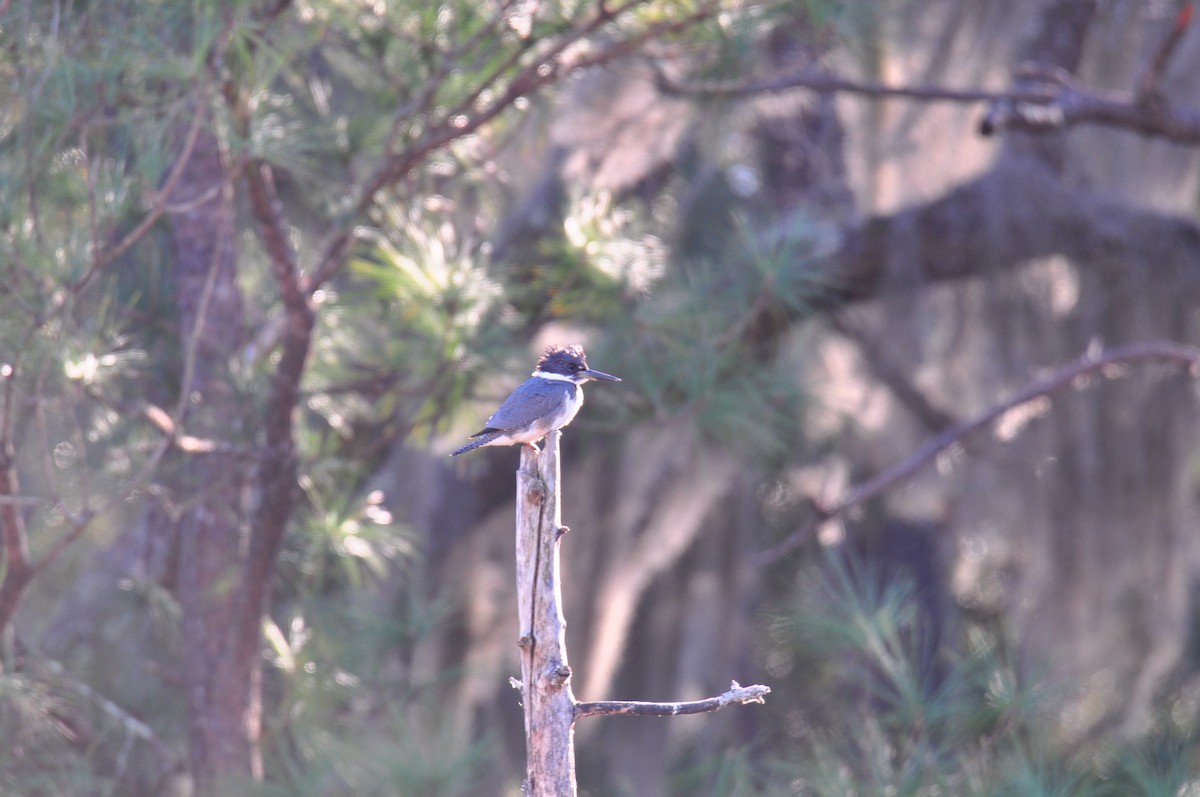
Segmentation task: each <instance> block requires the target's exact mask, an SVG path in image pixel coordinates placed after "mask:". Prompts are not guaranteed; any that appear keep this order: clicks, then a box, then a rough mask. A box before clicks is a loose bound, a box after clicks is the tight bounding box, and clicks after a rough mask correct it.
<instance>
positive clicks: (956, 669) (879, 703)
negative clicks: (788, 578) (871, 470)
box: [731, 555, 1195, 797]
mask: <svg viewBox="0 0 1200 797" xmlns="http://www.w3.org/2000/svg"><path fill="white" fill-rule="evenodd" d="M797 583H798V584H800V585H801V588H800V589H799V590H797V593H796V602H795V603H794V604H793V605H792V606H791V607H789V608H788V609H787V610H786V611H784V612H782V613H781V614H779V615H777V616H776V617H775V618H774V620H773V621H772V622H771V623H770V625H769V631H768V633H769V636H770V637H771V638H772V640H773V642H772V644H771V646H770V650H771V653H770V654H769V655H770V656H771V658H770V659H768V661H767V669H768V670H769V671H773V672H774V673H775V675H776V678H777V679H778V678H782V677H786V676H787V675H789V674H791V675H794V676H796V678H797V679H796V680H791V681H789V683H791V684H792V685H793V688H794V689H796V690H797V693H798V696H799V699H798V701H797V702H796V703H795V704H794V705H792V706H785V707H781V706H780V704H779V701H778V700H776V701H774V704H773V710H774V711H776V712H778V711H783V712H785V718H784V720H783V726H782V731H783V733H784V735H785V736H786V737H788V738H789V740H790V741H789V742H788V743H787V744H786V745H784V747H783V748H782V749H783V750H784V752H783V753H782V755H780V757H779V758H777V759H775V760H774V761H773V762H772V764H771V765H770V766H769V767H767V768H765V769H769V770H770V773H769V775H767V776H766V777H765V779H764V778H763V777H762V774H761V773H762V772H763V771H764V770H760V778H759V781H758V789H759V791H757V792H755V793H759V794H764V795H766V794H784V793H786V794H795V795H803V796H804V797H834V796H835V795H837V796H838V797H841V796H842V795H876V794H888V795H897V797H903V796H904V795H909V796H910V797H932V796H933V795H946V794H953V795H964V796H965V797H1017V795H1021V796H1022V797H1026V796H1028V795H1032V796H1033V797H1095V796H1097V795H1114V797H1115V795H1118V794H1120V795H1146V796H1147V797H1149V796H1150V795H1168V794H1171V795H1179V794H1183V793H1186V791H1185V790H1186V789H1187V788H1190V787H1191V785H1190V784H1191V783H1192V781H1191V780H1190V779H1189V778H1190V777H1191V776H1190V774H1189V773H1190V772H1191V771H1192V769H1191V768H1192V767H1193V766H1194V765H1195V747H1194V745H1192V743H1191V741H1190V740H1188V739H1185V738H1181V737H1179V736H1178V735H1177V734H1167V735H1166V736H1165V737H1164V738H1163V739H1161V740H1159V741H1157V742H1155V741H1151V742H1135V743H1133V744H1131V745H1129V746H1128V747H1127V748H1124V749H1122V748H1115V749H1114V750H1112V751H1111V753H1109V754H1108V755H1105V756H1101V757H1095V756H1089V757H1083V756H1080V757H1076V755H1074V754H1073V752H1072V751H1071V750H1068V749H1060V748H1059V747H1058V746H1057V745H1056V744H1055V741H1054V739H1053V738H1052V737H1051V736H1050V735H1049V731H1048V728H1047V726H1046V723H1045V722H1044V717H1043V713H1042V712H1043V708H1044V707H1045V704H1046V703H1047V701H1049V700H1050V695H1049V694H1048V693H1047V692H1045V691H1043V690H1039V689H1037V688H1035V687H1031V686H1027V685H1026V684H1024V683H1023V679H1022V676H1021V674H1020V672H1019V669H1018V668H1017V667H1016V665H1015V664H1014V662H1013V661H1012V660H1011V657H1010V655H1009V654H1008V652H1007V648H1008V640H1006V639H1004V638H1003V637H1002V636H1000V635H999V634H1000V632H999V631H998V630H997V629H995V628H984V627H981V626H977V625H970V624H969V623H968V625H967V627H966V628H965V630H964V632H963V634H962V635H961V637H960V638H959V641H958V644H954V643H953V641H952V640H951V641H945V642H943V644H942V646H941V648H940V649H939V650H937V651H936V659H935V660H933V661H932V662H931V660H930V659H929V649H928V647H927V644H926V643H927V642H928V639H927V637H926V636H925V635H926V634H928V632H929V628H928V625H927V623H928V619H927V618H923V617H922V615H921V610H920V604H919V602H918V601H917V600H916V598H915V595H914V593H913V591H912V587H911V585H910V584H909V583H908V582H906V581H904V580H903V579H898V578H895V577H885V576H884V575H883V574H882V573H881V572H880V571H878V570H877V569H874V568H870V567H864V566H861V565H857V564H854V563H853V562H849V563H848V562H847V561H846V560H845V559H844V558H841V557H840V556H839V555H834V556H829V557H827V558H826V561H825V564H824V566H823V567H822V568H821V575H817V574H815V573H813V572H811V571H809V572H808V573H806V575H805V576H804V577H803V578H801V579H800V580H798V582H797ZM785 640H790V641H791V644H792V646H793V647H792V648H791V651H790V652H789V653H786V654H785V653H784V652H783V649H781V648H779V647H778V644H779V643H781V642H784V641H785ZM931 665H934V666H931ZM775 683H776V689H775V690H774V692H773V694H772V697H773V698H776V697H777V696H779V698H780V699H786V698H784V697H783V695H782V694H781V693H785V692H786V691H787V689H785V688H783V687H782V686H781V685H780V684H779V681H778V680H776V681H775ZM731 793H732V792H731Z"/></svg>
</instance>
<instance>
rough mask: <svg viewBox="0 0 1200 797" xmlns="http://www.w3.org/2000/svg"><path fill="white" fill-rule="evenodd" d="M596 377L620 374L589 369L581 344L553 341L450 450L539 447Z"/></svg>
mask: <svg viewBox="0 0 1200 797" xmlns="http://www.w3.org/2000/svg"><path fill="white" fill-rule="evenodd" d="M593 379H602V380H605V381H608V382H620V381H621V380H620V379H619V378H618V377H615V376H613V375H612V374H606V373H604V372H603V371H594V370H592V369H591V368H588V364H587V355H586V354H584V352H583V347H582V346H580V345H578V344H572V345H570V346H550V347H549V348H547V349H546V351H545V353H543V354H542V356H541V357H539V358H538V361H537V367H535V368H534V369H533V374H532V375H531V376H530V377H529V378H528V379H526V380H525V381H524V382H523V383H522V384H521V385H520V386H519V387H517V389H516V390H514V391H513V392H512V394H511V395H510V396H509V397H508V398H506V399H505V400H504V402H503V403H502V404H501V405H500V409H498V410H496V412H495V413H493V414H492V417H490V418H488V419H487V423H485V424H484V426H483V428H482V429H480V430H479V431H478V432H476V433H475V434H473V435H471V437H474V438H476V439H475V440H473V441H472V442H470V443H468V444H467V445H465V446H463V447H462V448H460V449H458V450H457V451H454V452H452V453H451V454H450V456H452V457H457V456H458V455H459V454H465V453H467V452H468V451H473V450H474V449H476V448H480V447H482V446H511V445H514V444H516V443H523V444H524V445H527V446H530V447H531V448H533V449H534V450H535V451H536V450H537V446H536V445H534V443H536V442H537V441H538V440H541V439H542V438H543V437H545V436H546V435H548V434H549V433H550V432H552V431H554V430H555V429H561V428H563V427H564V426H566V425H567V424H568V423H570V422H571V420H572V419H573V418H574V417H575V414H576V413H578V412H579V408H580V407H582V406H583V384H584V383H585V382H588V381H591V380H593Z"/></svg>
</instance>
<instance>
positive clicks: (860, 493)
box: [755, 341, 1200, 566]
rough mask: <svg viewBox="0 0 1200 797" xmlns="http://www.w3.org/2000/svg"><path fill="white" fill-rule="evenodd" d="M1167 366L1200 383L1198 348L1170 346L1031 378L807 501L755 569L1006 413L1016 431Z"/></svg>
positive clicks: (1093, 357)
mask: <svg viewBox="0 0 1200 797" xmlns="http://www.w3.org/2000/svg"><path fill="white" fill-rule="evenodd" d="M1163 363H1165V364H1167V365H1171V366H1175V367H1178V368H1181V369H1184V370H1185V371H1186V373H1188V374H1189V375H1191V376H1192V377H1193V378H1200V349H1197V348H1195V347H1192V346H1185V345H1183V344H1180V343H1174V342H1171V341H1145V342H1142V343H1132V344H1130V345H1128V346H1122V347H1120V348H1117V349H1112V350H1110V351H1108V352H1104V353H1090V352H1089V353H1087V354H1085V355H1084V356H1083V357H1081V358H1080V359H1078V360H1077V361H1075V362H1073V363H1070V364H1069V365H1066V366H1063V367H1062V368H1059V369H1058V370H1056V371H1054V372H1053V373H1051V374H1049V375H1048V376H1045V377H1042V378H1041V379H1037V380H1035V381H1034V382H1032V383H1031V384H1029V385H1028V386H1026V387H1025V388H1023V389H1022V390H1020V391H1018V392H1017V393H1016V394H1015V395H1013V396H1012V397H1011V398H1009V399H1008V400H1006V401H1002V402H1000V403H999V404H996V405H994V406H992V407H990V408H988V409H987V410H986V411H984V412H983V413H981V414H980V415H978V416H977V417H975V418H972V419H970V420H967V421H963V422H962V423H959V424H956V425H955V426H953V427H951V428H950V429H947V430H946V431H945V432H943V433H941V434H939V435H936V436H935V437H932V438H930V439H929V440H927V441H926V442H925V443H924V444H923V445H922V446H921V447H920V448H918V449H917V450H916V451H914V452H913V453H912V454H910V455H909V456H908V457H906V458H905V459H903V460H901V461H900V462H898V463H896V464H895V465H893V466H892V467H890V468H888V469H887V470H884V471H882V472H881V473H878V474H876V475H875V476H872V477H871V478H870V479H867V480H866V481H864V482H862V483H860V484H858V485H855V486H854V487H853V488H851V489H850V490H849V491H847V493H846V495H845V496H844V497H843V498H841V499H840V500H838V501H837V502H836V503H834V504H832V505H828V506H826V505H823V504H821V503H820V502H818V501H816V500H812V501H810V505H811V509H812V513H813V517H812V519H811V520H810V521H809V522H808V523H806V524H805V525H804V526H801V527H800V528H798V529H797V530H796V531H794V532H792V533H791V534H789V535H788V536H787V537H785V538H784V539H782V540H780V541H779V542H778V543H776V544H775V545H773V546H771V547H770V548H768V549H766V550H764V551H760V552H759V553H758V554H757V555H756V556H755V562H756V563H757V564H758V565H759V566H765V565H770V564H773V563H775V562H777V561H779V560H780V559H782V558H784V557H785V556H787V555H788V554H790V553H792V552H793V551H795V550H796V549H797V548H799V547H800V546H801V545H802V544H804V543H805V542H806V541H808V540H809V539H810V538H812V537H813V535H814V534H816V532H817V530H818V529H819V528H820V527H821V526H822V525H823V524H824V523H827V522H829V521H832V520H836V519H837V518H839V517H841V516H842V515H844V514H846V513H847V512H849V511H850V510H852V509H855V508H856V507H859V506H861V505H862V504H864V503H865V502H867V501H869V500H871V499H872V498H876V497H878V496H880V495H882V494H883V493H884V492H886V491H887V490H890V489H892V488H893V487H896V486H897V485H898V484H900V483H902V482H903V481H905V480H906V479H908V478H910V477H912V476H913V475H914V474H916V473H917V472H918V471H920V470H921V469H922V468H924V467H925V466H927V465H928V464H929V463H931V462H933V461H934V460H935V459H936V458H937V456H938V455H939V454H941V453H942V452H943V451H946V450H947V449H949V448H951V447H952V446H955V445H958V444H959V443H961V442H963V441H964V440H965V439H966V438H968V437H970V436H972V435H974V434H975V433H976V432H979V431H980V430H982V429H985V428H987V427H990V426H993V425H994V424H996V423H997V422H1000V421H1002V420H1003V419H1004V418H1005V417H1006V416H1009V413H1012V412H1014V411H1019V410H1021V409H1022V408H1025V407H1027V406H1028V405H1036V406H1033V407H1031V408H1030V410H1031V411H1030V415H1029V417H1028V418H1021V419H1018V421H1017V424H1018V426H1019V425H1020V424H1022V423H1024V422H1025V421H1027V420H1029V419H1031V418H1032V417H1036V416H1037V415H1041V414H1042V413H1044V412H1045V411H1046V410H1047V409H1049V398H1050V397H1051V396H1054V395H1056V394H1058V393H1062V392H1064V391H1066V390H1080V389H1082V388H1085V387H1089V386H1090V385H1092V384H1094V383H1095V381H1096V380H1097V379H1118V378H1122V377H1124V376H1126V374H1127V372H1128V366H1133V365H1154V364H1163Z"/></svg>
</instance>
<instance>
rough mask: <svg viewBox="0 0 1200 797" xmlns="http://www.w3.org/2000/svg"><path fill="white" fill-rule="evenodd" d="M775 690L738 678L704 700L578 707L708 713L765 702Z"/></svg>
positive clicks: (583, 713) (605, 712) (645, 713)
mask: <svg viewBox="0 0 1200 797" xmlns="http://www.w3.org/2000/svg"><path fill="white" fill-rule="evenodd" d="M770 693H771V687H769V686H763V685H762V684H754V685H753V686H742V685H741V684H739V683H738V682H737V681H734V682H733V683H731V684H730V686H729V691H727V692H724V693H723V694H720V695H717V696H716V697H709V698H705V699H704V700H689V701H686V702H683V703H647V702H644V701H641V700H597V701H595V702H592V703H578V704H576V706H575V717H576V719H578V718H579V717H612V716H618V715H620V716H627V717H673V716H676V715H678V714H704V713H706V712H710V711H717V710H719V709H722V708H725V706H729V705H733V704H735V703H740V704H747V703H764V702H766V701H765V700H764V698H765V697H766V695H768V694H770Z"/></svg>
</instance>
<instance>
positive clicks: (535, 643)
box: [514, 431, 771, 797]
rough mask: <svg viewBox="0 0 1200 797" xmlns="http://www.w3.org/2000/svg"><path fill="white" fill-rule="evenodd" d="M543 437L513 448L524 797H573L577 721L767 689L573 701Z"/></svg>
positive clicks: (663, 712)
mask: <svg viewBox="0 0 1200 797" xmlns="http://www.w3.org/2000/svg"><path fill="white" fill-rule="evenodd" d="M560 437H561V433H560V432H558V431H554V432H551V433H550V434H549V435H547V436H546V440H545V442H544V443H543V445H542V450H541V452H540V453H539V452H538V451H536V450H535V449H533V448H531V447H529V446H522V447H521V465H520V468H519V469H518V470H517V611H518V613H519V617H520V636H519V638H518V641H517V644H518V646H519V647H520V648H521V680H520V682H519V683H517V682H514V686H517V687H518V688H519V689H520V691H521V702H522V705H523V706H524V709H525V745H526V756H525V785H524V789H523V792H524V794H525V795H526V797H574V796H575V794H576V793H577V791H576V783H575V720H576V719H578V718H580V717H592V716H615V715H624V716H628V715H640V716H673V715H676V714H696V713H701V712H707V711H716V710H718V709H720V708H722V707H724V706H727V705H730V704H732V703H762V702H763V698H764V696H765V695H767V694H768V693H769V692H770V691H771V689H770V687H767V686H762V685H761V684H755V685H753V686H745V687H743V686H740V685H739V684H738V683H737V682H736V681H734V682H733V684H732V685H731V687H730V689H729V691H727V692H725V693H724V694H721V695H718V696H716V697H710V698H707V699H705V700H696V701H690V702H684V703H648V702H639V701H631V700H605V701H601V702H595V703H577V702H576V701H575V695H574V693H573V692H572V691H571V667H570V665H569V664H568V663H567V645H566V630H567V624H566V620H565V619H564V617H563V611H562V587H561V581H560V579H559V542H560V541H561V540H562V536H563V534H564V533H566V531H567V528H566V527H565V526H563V525H562V511H561V507H560V503H559V476H560V473H561V471H560V469H559V459H558V453H559V445H558V444H559V439H560Z"/></svg>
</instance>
